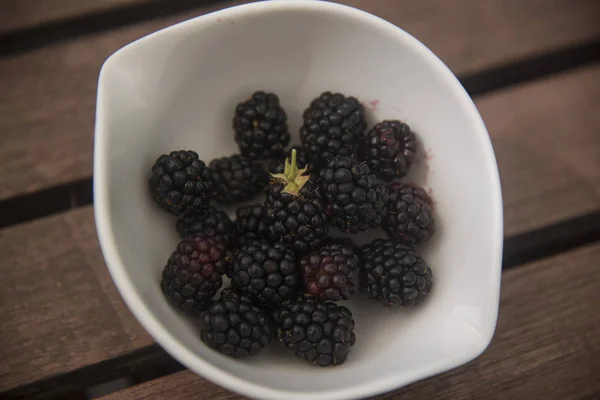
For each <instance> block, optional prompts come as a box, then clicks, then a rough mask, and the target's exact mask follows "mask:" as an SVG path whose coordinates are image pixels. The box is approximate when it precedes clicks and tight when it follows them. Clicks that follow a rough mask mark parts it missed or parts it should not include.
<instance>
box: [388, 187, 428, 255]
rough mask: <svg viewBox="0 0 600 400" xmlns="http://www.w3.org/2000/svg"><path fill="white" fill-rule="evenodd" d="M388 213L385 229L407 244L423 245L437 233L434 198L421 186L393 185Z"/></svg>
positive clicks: (390, 234) (390, 190) (389, 192)
mask: <svg viewBox="0 0 600 400" xmlns="http://www.w3.org/2000/svg"><path fill="white" fill-rule="evenodd" d="M387 192H388V196H389V200H388V203H387V214H386V216H385V217H384V218H383V222H382V224H381V227H382V228H383V230H384V231H385V232H386V233H387V234H388V235H389V236H390V237H391V238H396V239H399V240H400V241H402V242H403V243H406V244H411V245H415V244H419V243H423V242H425V241H427V240H429V238H430V237H432V236H433V234H434V233H435V220H434V219H433V208H432V202H431V198H430V197H429V195H428V194H427V192H426V191H425V190H423V189H422V188H420V187H418V186H414V185H407V184H402V183H400V182H392V183H391V184H389V185H388V186H387Z"/></svg>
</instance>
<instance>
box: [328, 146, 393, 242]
mask: <svg viewBox="0 0 600 400" xmlns="http://www.w3.org/2000/svg"><path fill="white" fill-rule="evenodd" d="M320 185H321V186H320V189H321V193H322V194H323V200H324V202H325V207H326V208H325V209H326V212H327V215H328V217H329V223H330V224H331V225H333V226H337V227H338V229H339V230H341V231H342V232H349V233H357V232H359V231H366V230H368V229H371V228H377V227H379V226H380V225H381V220H382V219H383V217H384V215H385V205H386V203H387V200H388V196H387V193H386V190H385V185H384V184H383V183H382V182H381V181H380V180H379V178H377V177H376V176H375V175H374V174H373V173H372V172H371V171H370V170H369V167H367V166H366V165H365V164H363V163H361V162H358V161H356V159H354V158H351V157H338V158H336V159H334V160H331V161H330V162H329V164H327V166H326V167H325V168H323V169H322V170H321V174H320Z"/></svg>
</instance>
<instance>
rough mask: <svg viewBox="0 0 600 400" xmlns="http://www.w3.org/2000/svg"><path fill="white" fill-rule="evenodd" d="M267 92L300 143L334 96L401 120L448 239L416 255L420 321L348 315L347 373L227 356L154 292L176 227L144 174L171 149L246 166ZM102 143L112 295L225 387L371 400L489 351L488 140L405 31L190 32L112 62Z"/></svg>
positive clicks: (266, 23) (494, 240) (287, 357)
mask: <svg viewBox="0 0 600 400" xmlns="http://www.w3.org/2000/svg"><path fill="white" fill-rule="evenodd" d="M314 3H318V4H314ZM258 89H262V90H266V91H272V92H275V93H277V94H278V95H279V97H280V100H281V102H282V104H283V106H284V107H285V109H286V111H287V114H288V117H289V123H290V128H291V132H292V135H293V138H294V139H293V141H294V142H295V143H298V142H299V139H298V128H299V126H300V118H301V114H302V111H303V110H304V109H305V108H306V106H307V105H308V104H309V102H310V100H311V99H312V98H314V97H316V96H317V95H319V94H320V93H321V92H323V91H325V90H331V91H340V92H342V93H345V94H348V95H353V96H356V97H358V98H359V99H360V100H361V101H362V102H363V104H364V105H365V106H366V107H367V108H368V110H369V122H370V126H372V124H373V123H374V121H379V120H383V119H391V118H397V119H400V120H403V121H406V122H407V123H408V124H410V126H411V127H412V128H413V129H414V130H415V131H417V132H418V135H419V137H420V141H421V143H420V144H421V151H420V157H419V162H418V163H417V165H416V166H415V167H413V173H412V175H411V179H412V180H413V181H416V182H417V183H420V184H422V185H424V186H425V187H427V188H428V189H430V190H431V193H432V195H433V197H434V200H435V202H436V204H435V211H436V218H437V223H438V232H437V235H436V237H435V239H434V240H432V241H431V242H430V243H429V244H428V245H427V246H425V247H423V248H422V252H423V256H424V258H425V259H426V261H427V262H428V263H429V264H430V266H431V267H432V269H433V272H434V277H435V285H434V290H433V293H432V296H431V297H430V298H429V299H428V301H427V302H426V303H425V304H423V305H422V306H421V307H419V308H416V309H413V310H397V309H387V308H384V307H382V306H379V305H378V304H376V303H374V302H370V301H368V300H366V299H365V298H360V299H359V300H358V301H352V302H348V303H347V305H348V307H350V308H351V310H352V311H353V313H354V316H355V321H356V335H357V343H356V345H355V346H354V347H353V349H352V350H351V352H350V355H349V357H348V360H347V361H346V363H345V364H343V365H340V366H337V367H335V368H329V369H327V370H326V371H324V370H323V369H320V368H317V367H314V366H312V365H309V364H307V363H304V362H301V361H300V360H298V359H296V358H295V357H294V356H293V355H292V354H288V353H287V352H285V350H284V349H282V348H281V347H280V346H278V345H275V346H272V347H271V348H269V349H268V350H267V351H265V352H264V353H262V354H260V355H259V356H257V357H255V358H254V359H250V360H245V361H236V360H231V359H229V358H227V357H224V356H221V355H220V354H218V353H216V352H215V351H213V350H211V349H209V348H207V347H206V346H205V345H204V344H203V343H202V342H201V341H200V339H199V335H198V329H197V327H196V325H195V324H194V323H193V321H191V320H189V319H187V318H185V317H182V315H181V314H180V313H178V312H177V311H176V310H175V309H174V308H173V307H171V305H170V304H169V303H168V302H167V301H166V300H165V298H164V297H163V295H162V293H161V291H160V287H159V281H160V274H161V271H162V268H163V266H164V265H165V262H166V260H167V258H168V256H169V254H170V252H171V251H172V250H173V249H174V247H175V246H176V244H177V242H178V238H177V236H176V233H175V230H174V219H173V218H171V217H170V216H169V215H166V213H164V212H162V211H161V210H159V209H158V208H157V207H156V206H155V205H154V204H153V203H152V201H151V199H150V196H149V195H148V192H147V178H148V172H149V170H150V167H151V165H152V164H153V162H154V161H155V160H156V158H157V157H158V156H159V155H160V154H162V153H165V152H168V151H170V150H173V149H193V150H195V151H197V152H198V153H199V154H200V157H201V158H202V159H204V160H205V161H207V162H209V161H210V160H211V159H213V158H216V157H219V156H224V155H229V154H233V153H236V152H237V151H238V148H237V146H236V143H235V142H234V139H233V132H232V128H231V120H232V115H233V110H234V108H235V106H236V104H237V103H238V102H239V101H241V100H243V99H245V98H247V97H248V96H249V95H250V94H251V93H252V92H253V91H255V90H258ZM96 134H97V137H96V150H95V151H96V155H95V156H96V160H95V162H96V165H95V180H96V182H95V185H96V186H95V196H96V215H97V223H98V227H99V234H100V239H101V243H102V247H103V251H104V254H105V257H106V259H107V263H108V265H109V267H110V269H111V273H112V274H113V277H114V279H115V282H116V283H117V286H118V287H119V289H120V290H121V293H122V294H123V297H124V298H125V300H126V301H127V303H128V304H129V305H130V307H132V309H133V312H134V313H135V314H136V316H137V317H138V318H139V319H140V321H141V322H142V324H144V326H145V327H146V328H147V329H148V330H149V332H150V333H151V334H152V335H153V336H154V337H155V339H156V340H157V341H158V342H159V343H160V344H161V345H163V346H164V347H165V348H166V349H167V350H168V351H170V352H171V353H172V354H173V355H175V356H176V357H177V358H178V359H179V360H180V361H181V362H183V363H184V364H185V365H187V366H188V367H190V368H192V369H194V370H195V371H197V372H199V373H201V374H202V375H204V376H206V377H208V378H210V379H212V380H214V381H216V382H217V383H219V384H221V385H224V386H226V387H229V388H231V389H233V390H237V391H238V392H243V393H245V394H246V395H250V396H255V397H262V398H286V397H304V396H309V395H310V396H311V398H315V399H316V398H324V399H325V398H327V399H333V398H338V397H359V396H366V395H370V394H375V393H377V392H382V391H385V390H390V389H393V388H395V387H398V386H401V385H403V384H406V383H409V382H412V381H414V380H417V379H419V378H422V377H425V376H427V375H431V374H434V373H437V372H441V371H443V370H446V369H449V368H452V367H454V366H457V365H460V364H462V363H464V362H466V361H468V360H470V359H472V358H474V357H475V356H477V355H478V354H479V353H481V352H482V351H483V350H484V349H485V347H486V346H487V344H488V343H489V340H490V339H491V336H492V334H493V331H494V327H495V321H496V315H497V308H498V291H499V271H500V254H501V240H502V216H501V208H500V202H501V200H500V192H499V183H498V173H497V170H496V166H495V160H494V156H493V152H492V150H491V146H490V142H489V138H488V137H487V133H486V131H485V127H484V126H483V123H482V122H481V120H480V118H479V115H478V114H477V112H476V110H475V107H474V106H473V104H472V103H471V101H470V100H469V98H468V96H467V95H466V94H465V93H464V91H463V90H462V88H461V87H460V85H459V84H458V82H457V81H456V80H455V79H454V77H453V76H452V75H451V74H450V72H449V71H448V70H447V69H446V68H445V67H444V66H443V65H442V63H441V62H440V61H439V60H438V59H437V58H435V56H433V55H432V54H431V53H430V52H429V51H428V50H427V49H426V48H425V47H424V46H422V45H421V44H419V43H418V42H417V41H416V40H415V39H413V38H412V37H410V36H409V35H408V34H406V33H404V32H403V31H401V30H399V29H398V28H396V27H394V26H392V25H390V24H388V23H386V22H384V21H382V20H380V19H378V18H375V17H373V16H370V15H367V14H364V13H362V12H359V11H356V10H353V9H350V8H347V7H342V6H338V5H334V4H327V3H321V2H298V1H290V2H280V3H278V2H266V3H258V4H252V5H249V6H242V7H237V8H234V9H229V10H225V11H221V12H218V13H215V14H210V15H207V16H204V17H201V18H198V19H195V20H192V21H188V22H186V23H183V24H180V25H177V26H174V27H171V28H169V29H167V30H164V31H161V32H159V33H157V34H154V35H151V36H150V37H147V38H144V39H142V40H140V41H138V42H135V43H133V44H131V45H129V46H127V47H125V48H124V49H122V50H120V51H119V52H117V53H116V54H114V55H113V56H112V57H111V58H110V59H109V60H108V61H107V63H106V64H105V66H104V67H103V70H102V73H101V78H100V83H99V97H98V114H97V132H96ZM230 211H233V209H230ZM232 215H233V213H232ZM375 236H381V233H380V232H372V233H369V234H368V235H363V236H362V237H361V238H360V240H361V241H363V242H364V241H365V240H370V239H371V238H373V237H375Z"/></svg>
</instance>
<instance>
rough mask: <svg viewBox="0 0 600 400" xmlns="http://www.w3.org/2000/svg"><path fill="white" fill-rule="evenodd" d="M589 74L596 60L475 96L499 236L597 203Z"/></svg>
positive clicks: (596, 142)
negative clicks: (494, 188)
mask: <svg viewBox="0 0 600 400" xmlns="http://www.w3.org/2000/svg"><path fill="white" fill-rule="evenodd" d="M597 82H600V66H599V65H595V66H591V67H587V68H582V69H580V70H578V71H575V72H569V73H565V74H561V75H557V76H553V77H549V78H546V79H544V80H541V81H538V82H535V83H532V84H529V85H522V86H518V87H515V88H511V89H508V90H504V91H501V92H497V93H493V94H491V95H489V96H485V97H481V98H479V99H478V100H477V102H476V104H477V107H478V108H479V110H480V112H481V114H482V116H483V119H484V121H485V123H486V125H487V127H488V129H489V131H490V135H491V137H492V142H493V145H494V150H495V152H496V158H497V161H498V165H499V168H500V179H501V182H502V192H503V196H504V212H505V216H504V218H505V234H506V235H507V236H511V235H515V234H518V233H521V232H525V231H528V230H531V229H535V228H538V227H542V226H545V225H548V224H551V223H554V222H557V221H560V220H564V219H567V218H570V217H574V216H576V215H580V214H584V213H588V212H591V211H594V210H597V209H598V207H599V206H600V156H599V154H600V138H599V137H598V127H599V126H600V114H599V113H598V112H597V104H598V103H599V102H600V85H598V84H597Z"/></svg>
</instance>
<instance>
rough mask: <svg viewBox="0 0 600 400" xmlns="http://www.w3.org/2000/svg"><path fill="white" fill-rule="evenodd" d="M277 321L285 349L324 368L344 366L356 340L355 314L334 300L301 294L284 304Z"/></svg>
mask: <svg viewBox="0 0 600 400" xmlns="http://www.w3.org/2000/svg"><path fill="white" fill-rule="evenodd" d="M274 319H275V321H276V323H277V336H278V338H279V340H280V341H281V342H283V344H284V345H285V347H286V348H288V349H289V350H292V351H293V352H294V354H296V356H298V357H300V358H302V359H304V360H307V361H309V362H311V363H313V364H316V365H320V366H322V367H325V366H329V365H337V364H341V363H343V362H344V361H345V360H346V357H347V356H348V352H349V351H350V347H352V346H353V345H354V343H355V341H356V336H355V335H354V332H353V330H354V320H353V319H352V313H351V312H350V310H348V309H347V308H346V307H344V306H338V305H336V304H335V303H332V302H330V301H327V302H325V303H320V302H319V301H317V300H316V299H315V298H314V297H309V296H304V295H300V296H298V297H296V298H295V299H292V300H288V301H286V302H284V303H283V304H282V306H281V308H280V309H279V310H278V311H277V312H276V313H275V318H274Z"/></svg>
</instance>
